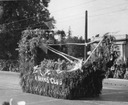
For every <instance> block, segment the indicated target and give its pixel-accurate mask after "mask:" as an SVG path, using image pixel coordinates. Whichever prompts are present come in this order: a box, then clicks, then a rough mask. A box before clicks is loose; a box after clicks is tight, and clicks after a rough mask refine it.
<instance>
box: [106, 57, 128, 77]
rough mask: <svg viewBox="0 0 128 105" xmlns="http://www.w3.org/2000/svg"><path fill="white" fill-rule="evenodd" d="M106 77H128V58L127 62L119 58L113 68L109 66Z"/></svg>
mask: <svg viewBox="0 0 128 105" xmlns="http://www.w3.org/2000/svg"><path fill="white" fill-rule="evenodd" d="M106 78H118V79H128V60H127V62H125V61H123V60H122V59H119V60H118V61H116V62H115V63H114V65H113V66H112V67H111V68H108V70H107V73H106Z"/></svg>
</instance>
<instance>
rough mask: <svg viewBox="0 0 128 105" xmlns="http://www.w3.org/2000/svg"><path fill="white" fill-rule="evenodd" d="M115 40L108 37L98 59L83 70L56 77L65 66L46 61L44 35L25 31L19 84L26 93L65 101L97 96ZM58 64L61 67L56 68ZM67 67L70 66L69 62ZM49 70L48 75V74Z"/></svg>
mask: <svg viewBox="0 0 128 105" xmlns="http://www.w3.org/2000/svg"><path fill="white" fill-rule="evenodd" d="M113 40H114V38H113V37H112V36H108V35H105V36H104V41H103V43H102V44H101V46H100V47H99V48H98V50H97V51H96V52H95V53H94V55H95V57H94V58H93V57H92V58H91V59H90V60H89V61H88V62H87V63H86V64H85V65H83V66H82V68H81V70H80V69H78V70H76V71H72V72H62V73H57V70H56V69H55V67H57V68H58V67H63V65H61V64H60V63H59V61H57V60H54V59H51V60H50V59H45V58H46V57H47V54H45V53H44V52H43V51H46V49H45V46H46V42H47V39H46V37H45V34H44V31H42V30H39V29H37V30H25V31H24V32H23V35H22V39H21V41H20V43H19V58H20V67H19V69H20V78H21V81H20V84H21V87H22V89H23V91H24V92H28V93H33V94H39V95H44V96H50V97H55V98H63V99H78V98H82V97H92V96H98V95H99V94H100V93H101V90H102V80H103V78H104V77H105V70H106V64H107V62H108V61H109V58H110V52H111V53H113V50H112V48H113V45H114V43H113ZM41 48H42V49H43V51H42V52H41V50H40V49H41ZM98 51H99V52H98ZM41 53H42V54H41ZM56 63H59V64H60V66H55V65H56ZM66 65H71V64H70V63H68V62H67V63H66ZM71 66H72V65H71ZM34 68H37V69H34ZM46 68H47V69H48V70H49V73H46V71H45V70H46ZM60 69H61V68H60ZM35 70H36V71H35ZM45 73H46V74H45ZM58 81H60V82H58Z"/></svg>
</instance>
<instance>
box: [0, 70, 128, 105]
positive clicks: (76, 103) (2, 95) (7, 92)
mask: <svg viewBox="0 0 128 105" xmlns="http://www.w3.org/2000/svg"><path fill="white" fill-rule="evenodd" d="M103 86H104V87H103V91H102V95H100V97H98V98H84V99H80V100H63V99H55V98H51V97H44V96H39V95H34V94H29V93H23V92H22V90H21V87H20V85H19V74H17V73H11V72H1V71H0V105H2V103H3V102H4V101H9V100H10V99H11V98H13V99H14V100H15V101H16V102H18V101H25V102H26V105H128V81H127V80H115V79H114V80H113V79H105V80H104V82H103Z"/></svg>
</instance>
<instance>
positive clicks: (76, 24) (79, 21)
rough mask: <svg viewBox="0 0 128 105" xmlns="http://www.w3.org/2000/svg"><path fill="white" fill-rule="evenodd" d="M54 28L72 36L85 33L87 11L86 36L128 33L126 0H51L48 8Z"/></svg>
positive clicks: (127, 5)
mask: <svg viewBox="0 0 128 105" xmlns="http://www.w3.org/2000/svg"><path fill="white" fill-rule="evenodd" d="M48 9H49V10H50V13H51V16H54V18H55V20H56V24H55V26H56V28H55V29H58V30H64V31H65V32H66V33H67V32H68V30H69V27H70V28H71V31H72V35H73V36H78V37H80V36H82V37H83V38H84V34H85V11H86V10H87V11H88V37H89V38H90V37H92V36H95V35H97V34H100V35H103V34H105V33H107V32H110V33H119V34H128V0H51V2H50V3H49V8H48Z"/></svg>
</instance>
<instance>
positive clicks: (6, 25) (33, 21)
mask: <svg viewBox="0 0 128 105" xmlns="http://www.w3.org/2000/svg"><path fill="white" fill-rule="evenodd" d="M48 3H49V0H14V1H0V7H1V8H0V9H1V10H0V12H1V14H0V15H1V16H0V24H1V27H0V28H1V33H0V45H1V46H0V47H1V48H0V49H1V52H0V53H2V58H5V59H8V58H16V55H15V54H16V52H15V49H16V48H17V43H18V41H19V40H20V38H21V32H22V31H23V30H25V29H26V28H32V29H35V28H42V29H49V27H48V25H47V24H45V22H51V21H52V20H54V19H53V18H50V13H49V10H48V9H47V7H48ZM3 49H4V50H3ZM7 52H8V53H10V57H9V56H8V55H7V54H6V53H7ZM17 55H18V54H17ZM7 56H8V57H7Z"/></svg>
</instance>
